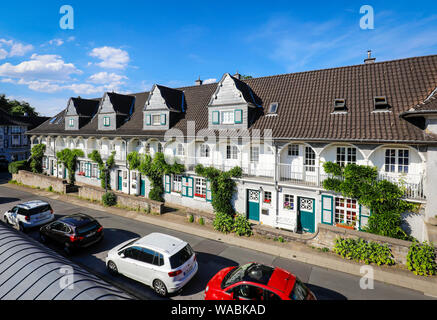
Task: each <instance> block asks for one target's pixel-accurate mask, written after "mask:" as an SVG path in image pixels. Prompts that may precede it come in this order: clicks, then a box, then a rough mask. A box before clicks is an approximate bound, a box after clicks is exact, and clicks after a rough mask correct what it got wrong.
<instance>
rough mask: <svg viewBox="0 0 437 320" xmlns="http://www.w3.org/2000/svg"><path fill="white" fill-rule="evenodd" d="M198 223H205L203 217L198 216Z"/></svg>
mask: <svg viewBox="0 0 437 320" xmlns="http://www.w3.org/2000/svg"><path fill="white" fill-rule="evenodd" d="M199 224H200V225H201V226H203V225H205V219H203V217H200V218H199Z"/></svg>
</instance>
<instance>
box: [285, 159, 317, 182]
mask: <svg viewBox="0 0 437 320" xmlns="http://www.w3.org/2000/svg"><path fill="white" fill-rule="evenodd" d="M279 181H281V182H290V183H293V184H299V185H306V186H313V187H314V186H315V187H320V186H321V183H322V180H321V176H320V168H319V167H315V166H295V165H291V164H283V163H281V164H279Z"/></svg>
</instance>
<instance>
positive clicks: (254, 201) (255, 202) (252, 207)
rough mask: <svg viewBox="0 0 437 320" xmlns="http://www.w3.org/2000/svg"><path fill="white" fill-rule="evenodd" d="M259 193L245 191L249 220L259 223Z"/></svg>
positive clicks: (256, 191)
mask: <svg viewBox="0 0 437 320" xmlns="http://www.w3.org/2000/svg"><path fill="white" fill-rule="evenodd" d="M259 198H260V197H259V191H258V190H247V210H248V218H249V219H250V220H254V221H259V200H260V199H259Z"/></svg>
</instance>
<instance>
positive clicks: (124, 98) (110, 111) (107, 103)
mask: <svg viewBox="0 0 437 320" xmlns="http://www.w3.org/2000/svg"><path fill="white" fill-rule="evenodd" d="M134 107H135V97H134V96H129V95H124V94H118V93H115V92H106V93H105V95H104V96H103V98H102V100H101V102H100V106H99V111H98V130H101V131H111V130H116V129H117V128H119V127H120V126H121V125H122V124H123V123H125V122H126V121H128V120H129V119H130V117H131V116H132V113H133V112H134Z"/></svg>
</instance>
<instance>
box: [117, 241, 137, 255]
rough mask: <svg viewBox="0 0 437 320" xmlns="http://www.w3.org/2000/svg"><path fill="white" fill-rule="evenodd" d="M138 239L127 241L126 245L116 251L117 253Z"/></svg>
mask: <svg viewBox="0 0 437 320" xmlns="http://www.w3.org/2000/svg"><path fill="white" fill-rule="evenodd" d="M138 239H139V238H135V239H132V240H131V241H129V242H128V243H126V244H125V245H124V246H123V247H121V248H120V249H118V252H119V253H120V252H121V251H122V250H123V249H124V248H126V247H127V246H130V245H131V244H132V243H134V242H135V241H137V240H138Z"/></svg>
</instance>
